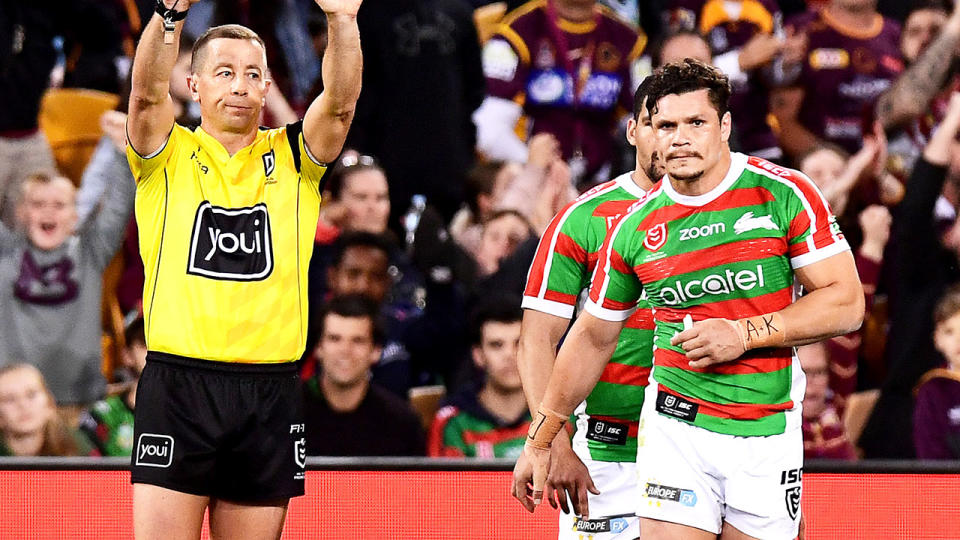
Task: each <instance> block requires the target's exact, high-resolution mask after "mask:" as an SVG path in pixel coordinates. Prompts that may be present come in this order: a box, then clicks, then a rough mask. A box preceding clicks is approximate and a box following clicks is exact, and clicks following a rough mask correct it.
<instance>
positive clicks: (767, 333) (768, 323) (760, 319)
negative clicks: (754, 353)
mask: <svg viewBox="0 0 960 540" xmlns="http://www.w3.org/2000/svg"><path fill="white" fill-rule="evenodd" d="M736 326H737V330H738V331H739V332H740V343H741V345H743V350H744V351H749V350H751V349H760V348H762V347H780V346H781V345H783V344H784V343H785V342H786V340H787V330H786V327H785V326H784V324H783V317H782V316H781V315H780V313H778V312H775V313H767V314H765V315H757V316H756V317H746V318H743V319H737V320H736Z"/></svg>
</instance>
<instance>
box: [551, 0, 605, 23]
mask: <svg viewBox="0 0 960 540" xmlns="http://www.w3.org/2000/svg"><path fill="white" fill-rule="evenodd" d="M554 3H555V4H556V6H557V15H559V16H560V18H561V19H566V20H568V21H571V22H587V21H592V20H593V17H594V15H593V10H594V9H595V8H596V5H595V3H594V2H584V1H583V0H554Z"/></svg>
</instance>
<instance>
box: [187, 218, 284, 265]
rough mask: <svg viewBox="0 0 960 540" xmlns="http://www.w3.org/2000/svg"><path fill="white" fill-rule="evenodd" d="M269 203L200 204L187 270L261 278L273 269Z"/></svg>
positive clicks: (194, 223) (194, 224)
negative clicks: (241, 204) (246, 205)
mask: <svg viewBox="0 0 960 540" xmlns="http://www.w3.org/2000/svg"><path fill="white" fill-rule="evenodd" d="M270 234H271V233H270V215H269V214H268V213H267V205H266V204H263V203H260V204H258V205H256V206H252V207H248V208H221V207H219V206H213V205H212V204H210V203H209V202H208V201H204V202H203V203H201V204H200V207H199V208H197V216H196V218H194V222H193V237H192V238H191V240H190V258H189V260H188V261H187V273H188V274H193V275H198V276H204V277H208V278H213V279H222V280H228V281H259V280H262V279H266V277H267V276H269V275H270V273H271V272H272V271H273V246H272V243H271V240H270V239H271V236H270Z"/></svg>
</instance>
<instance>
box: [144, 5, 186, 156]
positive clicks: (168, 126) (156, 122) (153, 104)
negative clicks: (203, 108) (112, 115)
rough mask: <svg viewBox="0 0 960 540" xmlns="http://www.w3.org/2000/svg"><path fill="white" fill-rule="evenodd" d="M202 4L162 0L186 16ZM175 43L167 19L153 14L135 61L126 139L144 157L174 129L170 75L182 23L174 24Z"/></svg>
mask: <svg viewBox="0 0 960 540" xmlns="http://www.w3.org/2000/svg"><path fill="white" fill-rule="evenodd" d="M198 1H199V0H163V3H164V5H165V6H166V7H167V8H172V9H173V10H174V11H176V12H180V13H182V12H185V11H187V10H188V9H190V6H191V5H192V4H195V3H197V2H198ZM174 25H175V26H174V31H173V33H172V36H173V39H172V40H171V39H169V35H166V36H165V34H168V33H167V32H166V31H165V30H164V19H163V18H162V17H161V16H160V15H159V14H157V13H154V14H153V16H152V17H151V18H150V22H148V23H147V26H146V28H144V29H143V34H142V35H141V36H140V43H139V44H137V53H136V56H134V58H133V67H132V68H131V69H132V74H131V80H130V103H129V107H128V115H127V137H128V138H129V139H130V146H132V147H133V149H134V150H135V151H136V152H137V153H138V154H140V155H141V156H148V155H151V154H153V153H154V152H156V151H157V150H158V149H159V148H160V147H162V146H163V145H164V143H166V142H167V137H168V136H169V135H170V130H172V129H173V122H174V109H173V100H172V99H171V98H170V75H171V73H172V72H173V65H174V64H175V63H176V62H177V55H178V54H179V53H180V33H181V32H182V31H183V21H182V20H180V21H177V22H174Z"/></svg>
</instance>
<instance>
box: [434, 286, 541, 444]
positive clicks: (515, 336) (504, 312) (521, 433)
mask: <svg viewBox="0 0 960 540" xmlns="http://www.w3.org/2000/svg"><path fill="white" fill-rule="evenodd" d="M522 316H523V314H522V312H521V310H520V299H519V298H514V297H500V298H494V299H487V302H486V303H485V304H483V305H481V306H480V307H479V308H478V310H477V315H476V317H475V318H474V322H473V325H472V328H475V329H476V335H475V336H474V339H473V351H472V352H473V362H474V364H476V366H477V368H479V369H480V370H481V371H482V372H483V374H484V382H483V386H481V387H480V388H479V389H477V388H473V389H470V390H467V391H464V392H461V393H459V394H456V395H454V396H453V397H451V398H450V399H449V400H448V401H447V402H446V404H445V406H444V407H442V408H441V409H440V410H439V411H438V412H437V415H436V418H434V420H433V425H432V426H431V427H430V434H429V438H428V442H427V453H428V454H429V455H430V456H433V457H464V456H465V457H479V458H494V457H498V458H499V457H508V458H516V457H519V455H520V453H521V452H522V451H523V444H524V442H525V441H526V435H527V430H528V429H529V427H530V412H529V410H528V408H527V402H526V398H525V397H524V395H523V387H522V386H521V384H520V371H519V370H518V369H517V347H518V346H519V343H520V319H521V318H522Z"/></svg>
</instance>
